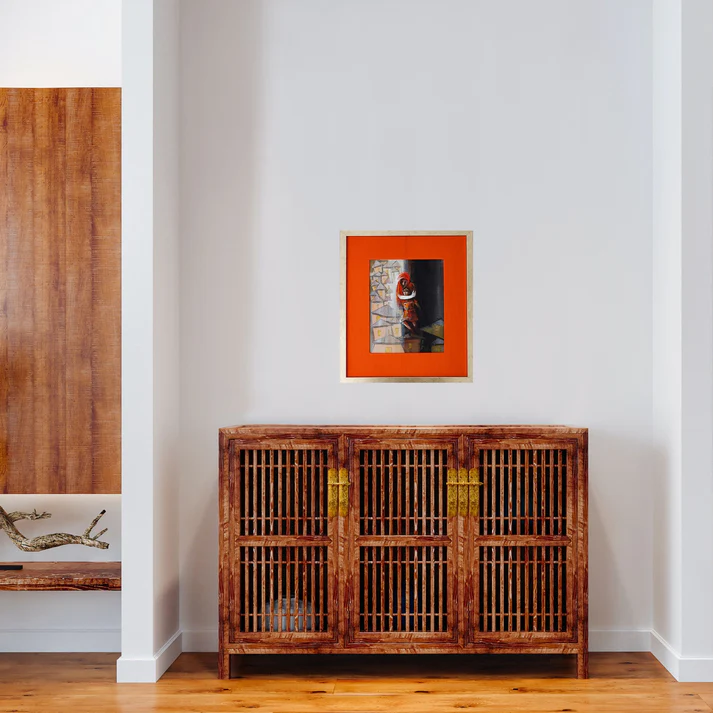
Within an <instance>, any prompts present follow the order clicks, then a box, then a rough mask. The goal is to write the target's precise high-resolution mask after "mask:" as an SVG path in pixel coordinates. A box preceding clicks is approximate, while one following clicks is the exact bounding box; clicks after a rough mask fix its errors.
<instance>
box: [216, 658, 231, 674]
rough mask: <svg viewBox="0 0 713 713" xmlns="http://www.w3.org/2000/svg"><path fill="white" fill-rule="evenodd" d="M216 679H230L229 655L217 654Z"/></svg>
mask: <svg viewBox="0 0 713 713" xmlns="http://www.w3.org/2000/svg"><path fill="white" fill-rule="evenodd" d="M218 678H223V679H225V678H230V654H226V653H223V652H222V651H219V652H218Z"/></svg>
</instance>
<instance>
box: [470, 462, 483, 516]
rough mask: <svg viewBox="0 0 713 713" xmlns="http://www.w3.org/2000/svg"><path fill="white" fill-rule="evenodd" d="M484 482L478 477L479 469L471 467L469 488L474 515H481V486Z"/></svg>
mask: <svg viewBox="0 0 713 713" xmlns="http://www.w3.org/2000/svg"><path fill="white" fill-rule="evenodd" d="M481 485H482V483H481V482H480V480H479V479H478V469H477V468H471V469H470V470H469V471H468V489H469V490H470V498H469V504H470V514H471V515H473V516H474V517H478V515H480V486H481Z"/></svg>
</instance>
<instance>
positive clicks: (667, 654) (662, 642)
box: [651, 629, 681, 681]
mask: <svg viewBox="0 0 713 713" xmlns="http://www.w3.org/2000/svg"><path fill="white" fill-rule="evenodd" d="M651 653H652V654H653V655H654V656H655V657H656V658H657V659H658V660H659V661H660V662H661V663H662V664H663V666H664V668H666V669H667V670H668V672H669V673H670V674H671V675H672V676H673V677H674V678H675V679H676V680H677V681H678V680H680V679H679V674H680V663H681V657H680V655H679V654H678V653H677V652H676V651H675V650H674V649H673V647H672V646H671V644H669V643H668V641H666V639H664V638H663V637H662V636H661V635H660V634H659V633H658V632H656V631H654V630H653V629H652V630H651Z"/></svg>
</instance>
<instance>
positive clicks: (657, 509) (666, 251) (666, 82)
mask: <svg viewBox="0 0 713 713" xmlns="http://www.w3.org/2000/svg"><path fill="white" fill-rule="evenodd" d="M653 38H654V46H653V58H654V62H653V78H654V82H653V86H654V95H653V96H654V99H653V126H654V135H653V196H654V201H653V210H654V213H653V215H654V223H653V246H654V272H653V275H654V280H653V314H654V320H653V325H654V341H653V347H654V348H653V379H654V382H653V384H654V399H653V406H654V441H655V451H654V462H653V470H652V475H653V479H652V484H653V486H654V510H653V518H654V523H655V526H654V580H653V626H654V630H655V631H656V637H658V638H660V639H662V640H663V641H665V642H667V644H668V646H670V647H672V648H673V649H675V651H679V652H680V650H681V604H682V600H681V594H682V593H681V572H682V569H681V567H682V563H681V555H682V551H681V479H682V462H681V457H682V456H681V448H682V446H681V240H682V236H681V227H682V226H681V0H655V2H654V34H653ZM659 656H660V657H661V653H660V652H659Z"/></svg>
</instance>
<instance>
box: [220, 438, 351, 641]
mask: <svg viewBox="0 0 713 713" xmlns="http://www.w3.org/2000/svg"><path fill="white" fill-rule="evenodd" d="M337 444H338V439H336V438H331V439H330V438H322V439H310V440H298V439H282V440H280V439H278V438H270V439H266V438H260V439H256V440H254V441H252V440H249V439H244V440H239V439H232V440H231V441H230V443H229V448H228V449H226V450H227V453H228V458H229V463H228V465H227V468H228V476H229V488H227V489H226V491H227V492H228V498H229V502H228V503H227V506H228V508H229V510H228V511H226V512H225V513H224V515H225V518H226V519H224V520H223V526H224V528H226V527H227V530H228V532H227V538H228V541H227V543H226V546H227V547H228V548H230V553H229V561H230V562H232V563H233V564H232V565H231V572H232V573H231V574H230V575H228V576H227V579H224V586H226V587H227V588H228V597H226V598H224V599H225V600H226V601H227V602H228V603H229V607H230V612H229V622H230V630H229V632H224V635H227V637H228V638H227V640H224V641H225V644H226V645H229V646H230V647H231V648H232V649H233V650H234V651H235V648H236V647H235V644H241V645H243V646H244V651H245V652H247V651H254V652H259V651H260V647H261V646H265V647H266V649H265V650H269V646H271V645H273V646H274V645H275V644H281V645H285V644H288V645H291V646H294V647H295V649H299V648H300V647H304V648H307V649H310V648H311V647H318V646H319V645H321V644H324V643H327V642H335V641H336V640H337V622H336V619H337V616H336V614H337V604H336V591H337V589H336V547H335V544H336V539H337V538H336V513H331V517H330V512H329V490H330V486H329V481H330V479H331V474H333V473H334V472H335V471H336V467H337V452H338V448H337ZM229 513H232V514H229ZM221 561H223V558H222V557H221ZM223 576H224V577H225V576H226V575H225V574H224V575H223Z"/></svg>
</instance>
